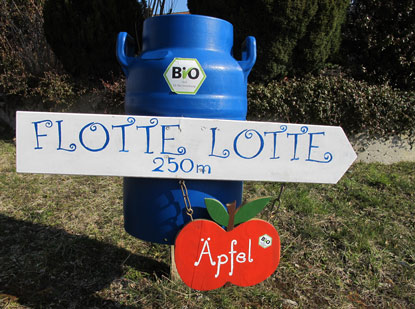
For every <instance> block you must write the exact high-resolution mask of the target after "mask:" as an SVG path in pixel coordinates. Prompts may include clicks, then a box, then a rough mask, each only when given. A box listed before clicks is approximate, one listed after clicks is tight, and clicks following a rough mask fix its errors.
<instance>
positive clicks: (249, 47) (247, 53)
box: [239, 36, 256, 80]
mask: <svg viewBox="0 0 415 309" xmlns="http://www.w3.org/2000/svg"><path fill="white" fill-rule="evenodd" d="M255 61H256V40H255V38H254V37H253V36H248V37H247V38H246V39H245V41H244V42H243V43H242V60H241V61H239V65H240V66H241V68H242V70H243V71H244V75H245V80H247V79H248V75H249V72H251V69H252V67H253V66H254V64H255Z"/></svg>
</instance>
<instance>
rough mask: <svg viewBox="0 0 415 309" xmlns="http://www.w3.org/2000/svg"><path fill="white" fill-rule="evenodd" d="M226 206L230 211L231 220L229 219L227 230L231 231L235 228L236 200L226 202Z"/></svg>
mask: <svg viewBox="0 0 415 309" xmlns="http://www.w3.org/2000/svg"><path fill="white" fill-rule="evenodd" d="M226 207H227V208H228V213H229V221H228V226H227V228H226V230H227V231H228V232H230V231H232V230H233V228H234V222H235V213H236V201H233V202H232V203H229V204H226Z"/></svg>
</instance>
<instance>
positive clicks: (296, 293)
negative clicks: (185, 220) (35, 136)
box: [0, 141, 415, 308]
mask: <svg viewBox="0 0 415 309" xmlns="http://www.w3.org/2000/svg"><path fill="white" fill-rule="evenodd" d="M14 160H15V146H14V144H13V143H12V142H7V141H0V192H1V194H0V307H4V308H143V307H144V308H148V307H155V308H161V307H162V308H251V307H258V308H289V307H290V306H292V305H290V303H291V304H292V302H290V301H294V302H296V303H297V304H298V307H300V308H321V307H329V308H330V307H331V308H366V307H368V308H415V202H414V201H415V163H399V164H394V165H381V164H355V165H353V166H352V167H351V168H350V169H349V171H348V172H347V173H346V174H345V176H344V177H343V178H342V179H341V181H340V182H339V183H338V184H336V185H317V184H294V183H293V184H285V187H284V191H283V194H282V196H281V204H280V205H278V204H277V205H275V206H274V207H273V208H272V207H271V206H268V207H267V208H266V210H264V211H263V212H262V215H261V217H262V218H263V219H266V220H268V221H270V222H272V223H273V224H274V226H275V227H276V228H277V230H278V232H279V233H280V237H281V249H282V251H281V253H282V254H281V255H282V256H281V262H280V265H279V267H278V268H277V270H276V272H275V273H274V274H273V275H272V276H271V277H270V278H268V279H267V280H265V281H264V282H262V283H260V284H258V285H256V286H253V287H248V288H241V287H236V286H228V287H224V288H221V289H218V290H214V291H208V292H198V291H194V290H191V289H189V288H187V287H186V286H185V285H184V284H183V283H181V282H173V281H171V280H170V279H169V262H170V248H169V247H168V246H165V245H158V244H152V243H147V242H143V241H141V240H138V239H135V238H133V237H131V236H129V235H128V234H127V233H126V232H125V231H124V228H123V214H122V179H121V178H118V177H80V176H63V175H34V174H17V173H16V172H15V163H14ZM280 189H281V184H278V183H258V182H255V183H254V182H249V183H246V184H245V193H244V194H245V196H244V198H245V199H251V198H254V197H260V196H267V195H272V196H278V194H279V192H280Z"/></svg>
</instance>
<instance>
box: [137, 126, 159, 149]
mask: <svg viewBox="0 0 415 309" xmlns="http://www.w3.org/2000/svg"><path fill="white" fill-rule="evenodd" d="M150 123H151V125H149V126H136V129H137V130H138V129H143V128H144V129H146V140H147V150H146V152H145V153H148V154H152V153H154V152H153V151H150V129H151V128H154V127H155V126H157V124H158V123H159V121H158V120H157V118H151V119H150Z"/></svg>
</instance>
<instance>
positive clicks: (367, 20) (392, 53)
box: [340, 0, 415, 89]
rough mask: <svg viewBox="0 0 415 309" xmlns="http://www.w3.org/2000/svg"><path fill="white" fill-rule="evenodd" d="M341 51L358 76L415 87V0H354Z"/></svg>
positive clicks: (396, 85) (346, 62) (402, 87)
mask: <svg viewBox="0 0 415 309" xmlns="http://www.w3.org/2000/svg"><path fill="white" fill-rule="evenodd" d="M340 54H341V55H342V58H343V65H344V66H347V67H349V68H350V69H351V72H352V73H353V75H354V76H355V77H356V78H359V79H364V80H367V81H370V82H371V83H385V82H388V83H390V84H391V85H393V86H395V87H399V88H401V89H415V0H388V1H379V0H354V1H353V3H352V5H351V7H350V10H349V12H348V14H347V22H346V24H345V28H344V33H343V43H342V48H341V53H340Z"/></svg>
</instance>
